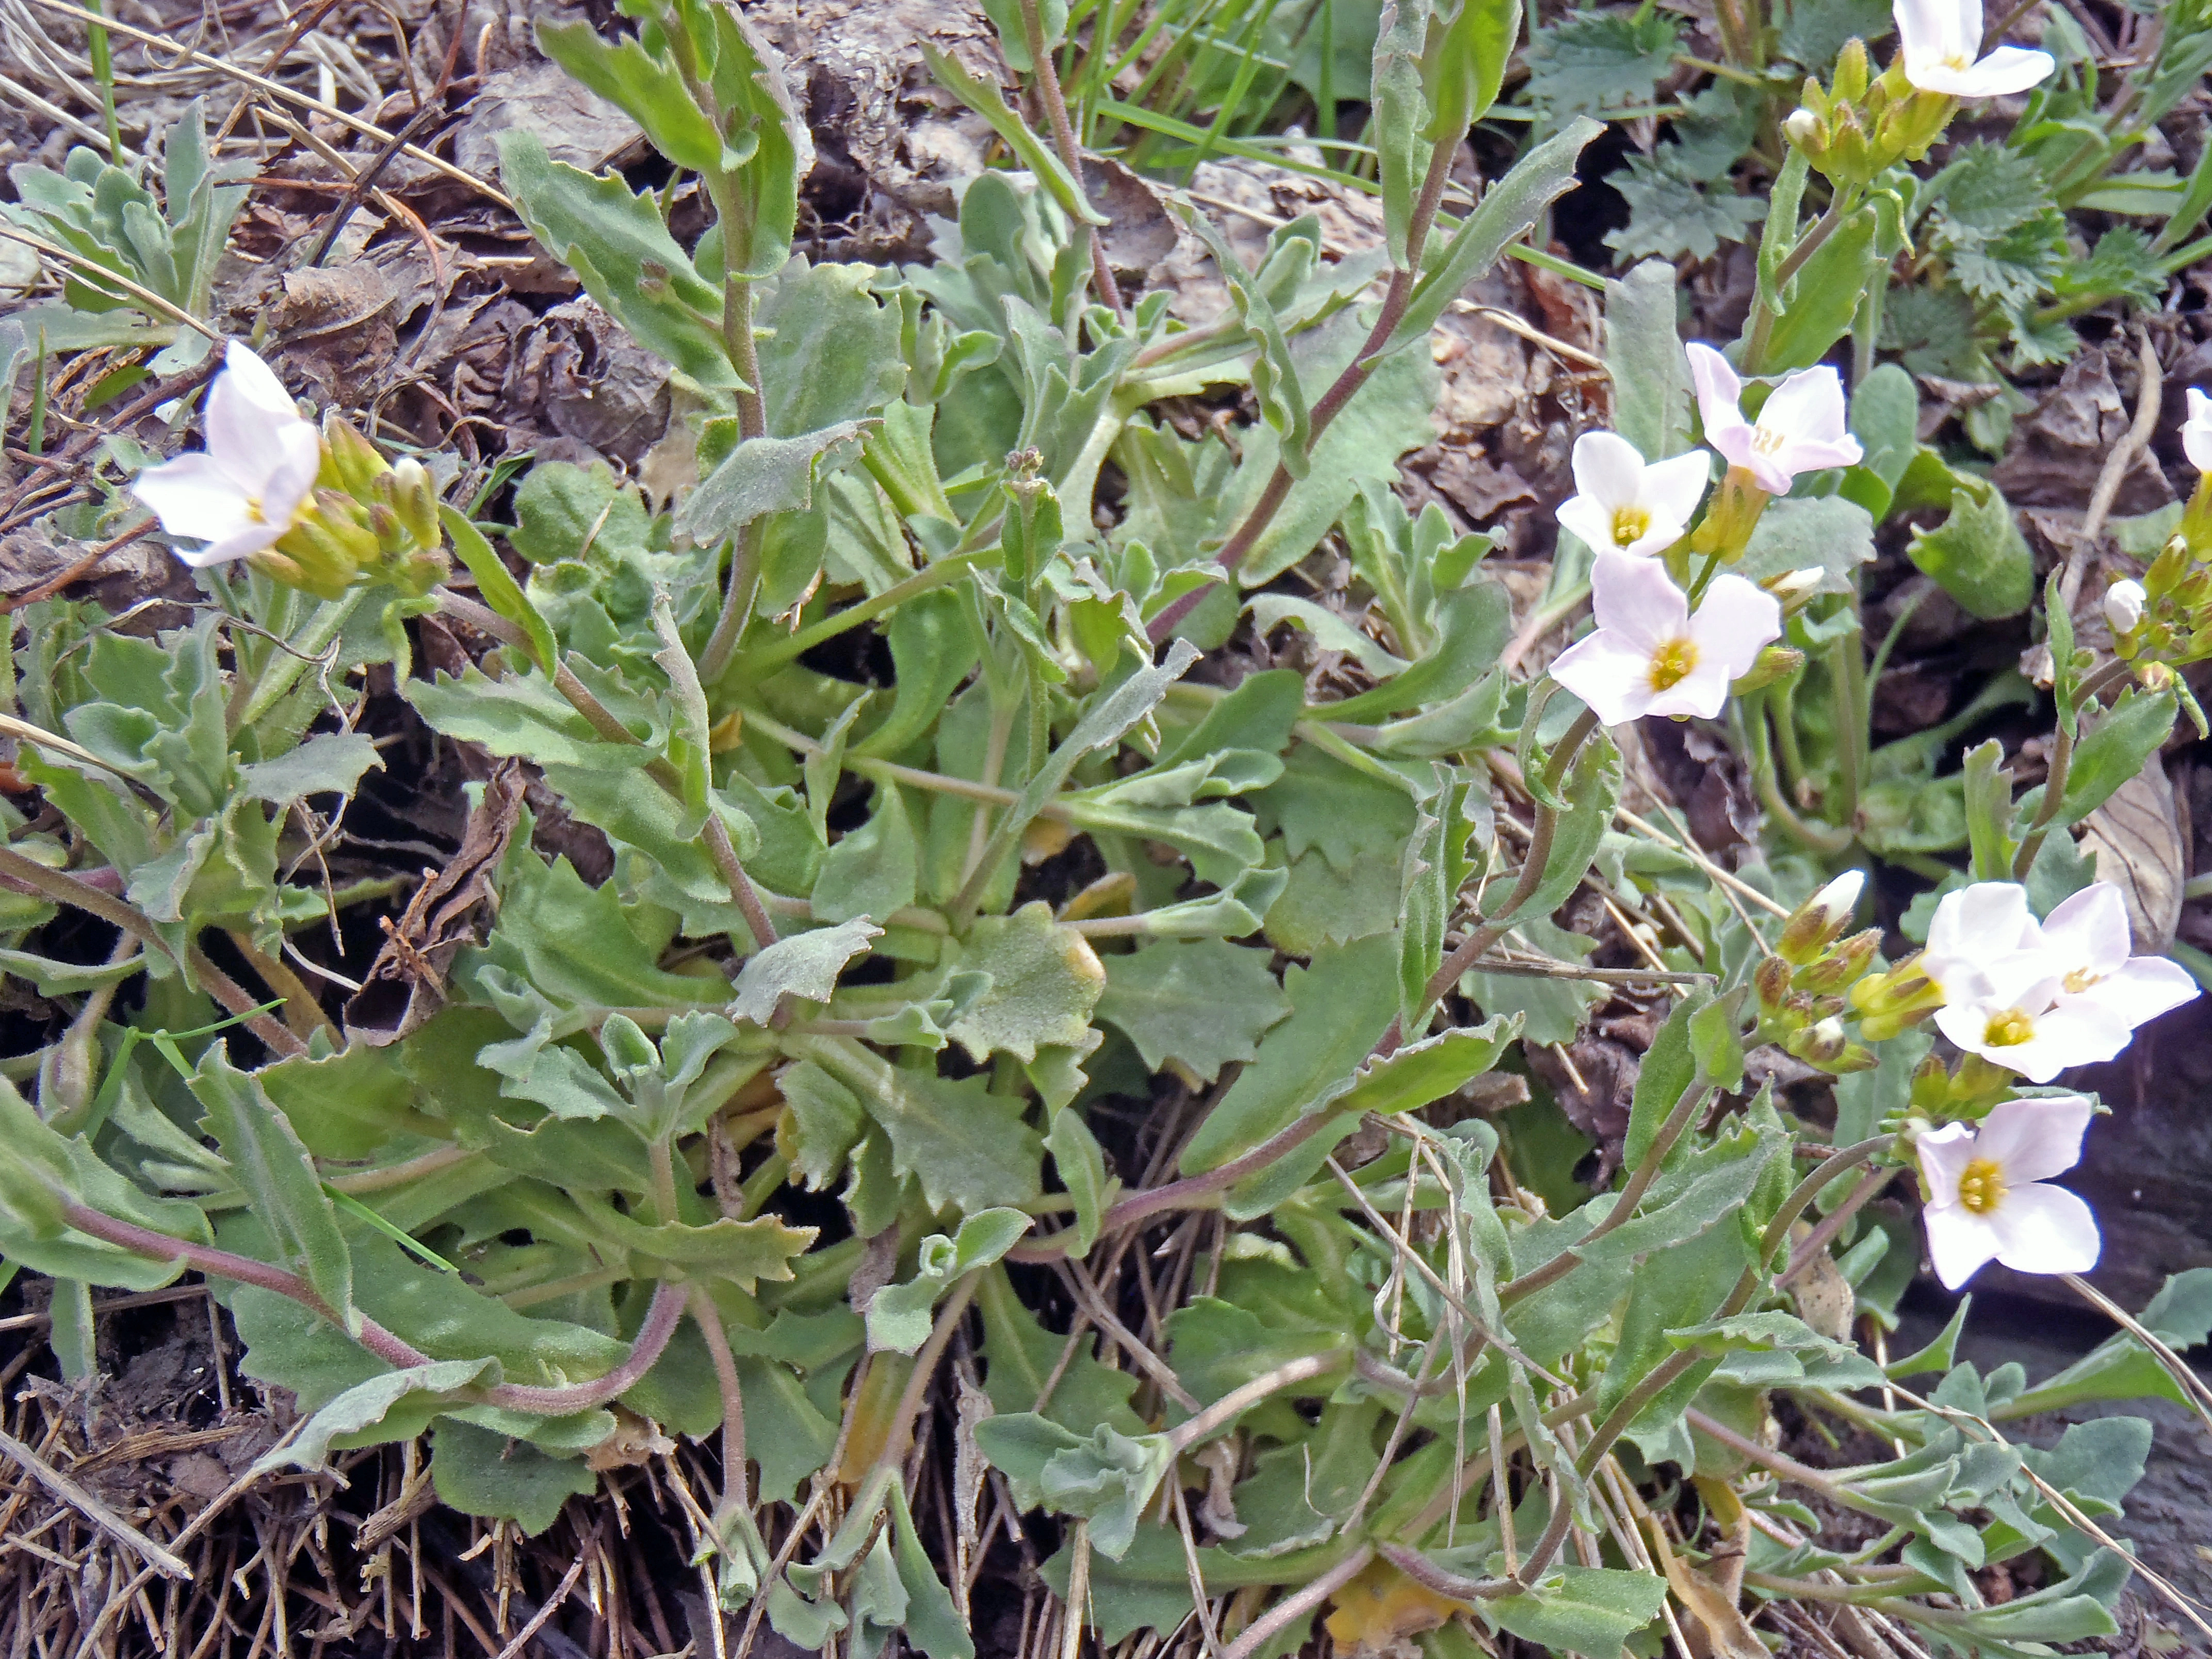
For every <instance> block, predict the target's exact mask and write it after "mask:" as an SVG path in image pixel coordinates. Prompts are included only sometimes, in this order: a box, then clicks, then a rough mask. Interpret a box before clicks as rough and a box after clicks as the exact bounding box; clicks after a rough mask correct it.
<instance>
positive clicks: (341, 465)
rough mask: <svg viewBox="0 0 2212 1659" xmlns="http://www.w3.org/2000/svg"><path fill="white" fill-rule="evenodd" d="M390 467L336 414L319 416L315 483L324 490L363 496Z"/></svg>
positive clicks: (333, 412) (365, 440) (364, 439)
mask: <svg viewBox="0 0 2212 1659" xmlns="http://www.w3.org/2000/svg"><path fill="white" fill-rule="evenodd" d="M390 470H391V468H390V467H389V466H388V465H386V461H385V459H384V457H383V456H381V455H380V454H378V453H376V446H375V445H374V444H372V443H370V442H369V441H368V439H366V438H364V437H362V435H361V434H360V433H358V432H356V431H355V430H354V429H353V428H351V427H350V426H348V425H347V424H346V423H345V422H343V421H342V420H340V419H339V418H338V417H337V411H336V410H332V411H331V413H330V414H328V415H325V416H323V465H322V471H320V472H319V473H318V474H317V475H316V477H315V482H316V483H317V484H319V485H320V486H321V487H322V488H323V489H335V490H337V491H339V492H340V493H341V494H343V495H356V496H358V495H366V494H367V493H368V487H369V485H370V484H371V483H374V481H375V480H376V479H377V478H378V477H380V476H382V475H383V474H384V473H386V472H387V471H390Z"/></svg>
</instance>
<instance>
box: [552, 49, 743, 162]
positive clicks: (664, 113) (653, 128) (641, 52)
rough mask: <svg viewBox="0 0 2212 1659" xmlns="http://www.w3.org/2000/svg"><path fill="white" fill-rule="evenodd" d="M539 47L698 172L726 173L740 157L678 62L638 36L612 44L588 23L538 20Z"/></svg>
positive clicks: (668, 152)
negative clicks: (695, 95) (680, 72)
mask: <svg viewBox="0 0 2212 1659" xmlns="http://www.w3.org/2000/svg"><path fill="white" fill-rule="evenodd" d="M538 49H539V50H540V51H541V52H544V54H545V55H546V56H547V57H548V58H551V59H552V60H553V61H554V62H555V63H556V64H560V66H561V67H562V69H564V70H568V73H569V74H570V75H571V76H574V78H575V79H576V80H578V81H580V82H582V83H583V84H584V85H585V86H586V87H588V88H591V89H592V91H593V92H595V93H597V94H599V96H600V97H602V98H604V99H605V100H607V101H608V102H609V103H611V104H612V105H614V106H616V107H617V108H618V109H620V110H621V111H622V112H623V113H624V114H626V115H628V116H629V118H630V119H631V120H633V121H635V122H636V123H637V124H638V125H639V126H641V127H642V128H643V129H644V130H645V136H646V137H647V138H648V139H650V140H652V142H653V148H654V149H657V150H659V152H660V153H661V154H662V155H665V156H666V157H667V158H668V159H669V160H670V161H673V162H675V163H676V165H677V166H678V167H685V168H688V169H690V171H691V172H693V173H726V172H728V171H729V170H730V169H732V167H736V166H738V157H737V156H735V155H732V154H731V153H730V152H729V151H728V150H727V149H726V148H725V147H724V145H723V143H722V138H721V135H720V133H718V132H716V131H714V123H713V122H712V121H710V120H708V118H707V115H706V112H704V111H703V110H702V109H701V108H700V107H699V106H698V104H697V103H696V102H695V101H694V100H693V99H692V96H691V92H690V88H688V87H686V86H685V85H684V77H683V76H680V75H678V73H677V72H676V70H675V67H674V66H673V65H672V64H668V63H666V62H665V61H664V60H663V59H662V58H659V57H657V56H655V55H653V54H651V53H648V52H647V51H646V49H645V47H644V46H643V45H642V44H641V43H640V42H639V41H637V40H634V39H633V40H624V41H623V42H622V43H621V44H620V45H610V44H609V43H608V42H607V41H605V40H601V39H600V38H599V33H598V32H597V31H596V30H594V29H593V28H592V26H591V25H590V24H589V23H585V22H574V23H549V22H547V21H544V19H543V18H540V19H539V20H538Z"/></svg>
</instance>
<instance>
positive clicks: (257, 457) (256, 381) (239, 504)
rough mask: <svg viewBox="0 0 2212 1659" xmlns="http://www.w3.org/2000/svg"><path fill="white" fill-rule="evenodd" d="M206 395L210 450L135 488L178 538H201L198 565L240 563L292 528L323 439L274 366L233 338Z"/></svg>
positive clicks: (144, 478)
mask: <svg viewBox="0 0 2212 1659" xmlns="http://www.w3.org/2000/svg"><path fill="white" fill-rule="evenodd" d="M222 361H223V370H222V374H218V375H217V376H216V382H215V387H214V389H213V390H212V391H210V392H209V393H208V400H207V417H206V424H207V447H206V449H204V451H202V452H200V453H197V454H191V455H179V456H178V457H177V458H176V459H174V460H172V461H164V462H163V463H162V464H161V465H159V466H155V467H149V468H148V469H147V470H146V471H143V472H142V473H140V474H139V475H138V477H137V478H136V479H135V480H134V481H133V482H132V483H131V493H132V494H134V495H137V497H138V499H139V500H140V501H143V502H145V503H146V505H147V506H149V507H152V508H153V509H154V512H155V514H156V516H158V517H159V518H160V519H161V528H162V529H164V530H166V531H167V532H169V533H170V534H171V535H172V536H186V537H190V538H192V539H194V540H196V541H201V542H204V543H206V545H205V546H204V547H201V548H198V549H196V550H191V551H186V550H184V549H182V548H179V550H178V551H177V556H178V557H179V558H180V559H182V560H183V561H184V562H185V563H186V564H188V565H191V566H192V567H194V568H204V567H205V566H208V565H211V564H221V563H222V562H225V561H226V560H229V559H242V558H244V557H246V556H247V555H248V554H250V553H258V552H260V551H261V550H263V549H264V548H265V547H269V546H270V545H272V544H274V543H275V542H276V540H277V539H278V538H280V537H282V536H283V534H284V532H286V531H288V530H289V529H290V528H291V527H292V525H293V522H294V521H295V520H296V519H297V518H298V516H299V513H300V508H301V506H302V505H303V504H304V503H305V502H306V501H307V492H308V491H309V490H311V489H313V488H314V485H315V474H316V472H317V471H318V470H319V468H320V467H321V465H322V453H323V446H322V439H321V438H320V436H319V435H317V433H316V431H315V428H314V425H313V422H309V421H305V420H302V419H301V418H300V411H299V410H298V409H297V408H295V406H294V404H293V402H292V398H291V394H290V393H289V392H286V391H285V390H284V387H283V382H281V381H280V380H277V378H276V375H274V374H271V373H270V369H269V365H268V364H266V363H264V362H262V361H261V359H260V358H258V357H257V356H254V355H253V353H252V351H251V350H249V349H246V346H244V345H242V344H241V343H239V342H238V341H236V340H233V341H232V342H231V343H230V345H229V348H228V350H226V351H225V352H224V354H223V360H222Z"/></svg>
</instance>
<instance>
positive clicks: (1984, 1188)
mask: <svg viewBox="0 0 2212 1659" xmlns="http://www.w3.org/2000/svg"><path fill="white" fill-rule="evenodd" d="M2004 1195H2005V1183H2004V1170H2002V1168H2001V1167H2000V1166H1999V1165H1998V1164H1997V1163H1996V1160H1995V1159H1993V1158H1976V1159H1975V1160H1974V1161H1973V1162H1972V1163H1971V1164H1968V1165H1966V1169H1965V1170H1964V1171H1963V1172H1962V1173H1961V1174H1960V1176H1959V1202H1960V1203H1961V1204H1963V1205H1965V1206H1966V1208H1967V1209H1969V1210H1971V1211H1972V1212H1974V1213H1975V1214H1976V1215H1987V1214H1989V1212H1990V1211H1992V1210H1994V1209H1996V1206H1998V1205H2000V1204H2002V1203H2003V1202H2004Z"/></svg>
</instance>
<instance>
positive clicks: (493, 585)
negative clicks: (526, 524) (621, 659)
mask: <svg viewBox="0 0 2212 1659" xmlns="http://www.w3.org/2000/svg"><path fill="white" fill-rule="evenodd" d="M438 520H439V522H440V523H441V524H443V525H444V526H446V533H447V535H448V536H451V537H452V538H453V550H454V551H455V552H456V553H458V554H459V555H460V556H461V562H462V563H463V564H465V565H466V566H467V567H468V568H469V574H471V576H473V577H475V578H476V581H477V592H478V593H480V594H482V595H483V601H484V603H485V604H486V605H489V606H490V607H491V608H492V609H493V610H494V611H497V612H498V613H499V614H500V615H501V616H502V617H506V618H507V621H509V622H511V623H513V624H514V625H515V626H516V627H518V628H520V629H522V631H523V632H524V633H525V634H526V635H529V637H530V655H531V658H532V660H533V661H535V662H536V663H537V665H538V668H539V670H540V671H543V672H544V673H545V674H547V675H550V674H551V673H552V672H553V670H554V666H555V665H556V664H557V663H558V662H559V661H560V660H561V652H560V647H558V646H556V645H555V644H554V642H553V630H552V629H550V628H548V627H547V626H546V625H545V618H544V617H541V616H539V615H538V607H537V606H536V605H532V604H531V602H530V601H529V599H527V598H526V597H525V596H524V594H523V592H522V589H521V587H520V586H518V585H517V584H516V582H515V580H514V577H513V574H512V573H511V572H510V571H509V570H508V569H507V566H506V565H504V564H503V563H501V562H500V556H499V555H498V554H497V553H496V552H495V551H494V550H493V549H492V544H490V543H489V542H488V541H486V540H485V539H484V538H483V532H482V531H480V530H478V529H477V527H476V526H475V525H473V524H471V523H470V522H469V516H468V514H467V513H464V512H462V511H461V510H460V508H459V507H455V506H453V505H452V504H451V503H450V502H447V501H441V502H439V503H438Z"/></svg>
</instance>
